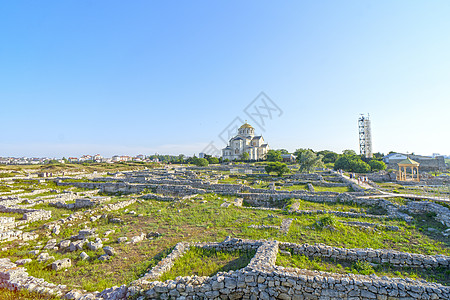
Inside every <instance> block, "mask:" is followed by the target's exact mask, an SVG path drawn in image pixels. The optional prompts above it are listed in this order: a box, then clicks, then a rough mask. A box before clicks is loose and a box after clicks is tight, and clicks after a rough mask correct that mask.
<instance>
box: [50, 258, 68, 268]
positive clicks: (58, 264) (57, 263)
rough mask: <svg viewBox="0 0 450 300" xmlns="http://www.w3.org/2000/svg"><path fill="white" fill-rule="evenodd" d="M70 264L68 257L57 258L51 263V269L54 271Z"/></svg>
mask: <svg viewBox="0 0 450 300" xmlns="http://www.w3.org/2000/svg"><path fill="white" fill-rule="evenodd" d="M71 266H72V261H71V260H70V259H69V258H63V259H59V260H56V261H54V262H53V263H52V269H53V270H55V271H59V270H62V269H66V268H69V267H71Z"/></svg>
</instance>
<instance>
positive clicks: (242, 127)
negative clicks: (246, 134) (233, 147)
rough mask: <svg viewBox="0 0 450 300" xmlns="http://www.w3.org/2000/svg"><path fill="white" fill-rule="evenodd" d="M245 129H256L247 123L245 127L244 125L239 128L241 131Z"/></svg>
mask: <svg viewBox="0 0 450 300" xmlns="http://www.w3.org/2000/svg"><path fill="white" fill-rule="evenodd" d="M244 128H252V129H255V128H253V127H252V125H250V124H248V123H245V124H244V125H242V126H241V127H239V129H244Z"/></svg>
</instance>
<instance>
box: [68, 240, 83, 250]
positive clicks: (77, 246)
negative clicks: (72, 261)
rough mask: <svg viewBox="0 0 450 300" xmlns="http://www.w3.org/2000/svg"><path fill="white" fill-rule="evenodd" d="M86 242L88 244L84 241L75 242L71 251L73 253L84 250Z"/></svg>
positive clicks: (71, 246)
mask: <svg viewBox="0 0 450 300" xmlns="http://www.w3.org/2000/svg"><path fill="white" fill-rule="evenodd" d="M86 242H87V240H82V241H75V242H72V243H70V247H69V251H70V252H73V251H77V250H81V249H83V246H84V244H85V243H86Z"/></svg>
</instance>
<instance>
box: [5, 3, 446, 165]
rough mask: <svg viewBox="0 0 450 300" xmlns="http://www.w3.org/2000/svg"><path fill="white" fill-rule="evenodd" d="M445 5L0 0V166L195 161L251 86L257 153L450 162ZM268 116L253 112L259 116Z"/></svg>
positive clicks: (239, 113)
mask: <svg viewBox="0 0 450 300" xmlns="http://www.w3.org/2000/svg"><path fill="white" fill-rule="evenodd" d="M449 16H450V1H410V0H408V1H359V0H358V1H297V0H296V1H261V0H257V1H112V0H107V1H100V0H99V1H44V0H41V1H20V0H17V1H2V3H1V4H0V39H1V40H0V112H1V113H0V126H1V130H0V156H51V157H62V156H66V157H68V156H80V155H82V154H96V153H100V154H102V155H104V156H112V155H114V154H119V155H120V154H122V155H125V154H129V155H134V154H141V153H142V154H154V153H155V152H158V153H165V154H176V155H177V154H180V153H184V154H186V155H192V154H194V153H198V152H201V151H202V150H203V149H204V148H205V147H206V146H207V145H208V144H209V143H210V142H213V144H214V146H215V147H217V148H222V147H224V146H225V144H224V143H223V142H222V141H221V139H220V138H219V135H220V133H221V132H222V131H223V130H225V129H226V128H227V126H228V125H229V124H230V123H231V122H232V121H233V120H234V119H235V118H236V117H239V118H240V119H241V120H245V119H247V120H248V122H249V123H250V124H252V125H255V124H254V121H252V119H251V118H250V117H249V116H248V115H246V114H245V111H244V109H245V108H246V107H247V106H248V105H250V104H251V102H252V101H253V100H254V99H255V97H257V96H258V95H259V94H260V92H264V93H265V94H266V95H267V96H268V97H270V99H271V100H272V101H273V103H275V104H276V105H277V106H278V108H279V109H280V110H281V111H282V113H279V112H277V113H276V114H275V111H273V113H274V114H273V115H272V119H269V118H266V121H267V122H265V125H264V131H263V130H262V128H260V127H258V126H256V125H255V128H256V131H257V133H258V134H263V136H264V138H265V140H266V141H267V142H268V143H269V145H270V147H271V148H275V149H277V148H285V149H288V150H290V151H294V150H295V149H297V148H312V149H314V150H323V149H329V150H334V151H337V152H341V151H342V150H344V149H354V150H356V151H357V150H358V127H357V120H358V117H359V114H360V113H370V118H371V120H372V139H373V150H374V152H378V151H379V152H384V153H387V152H388V151H391V150H394V151H400V152H407V151H408V152H410V153H411V152H415V153H416V154H424V155H429V154H431V153H433V152H438V153H441V154H449V155H450V138H449V129H450V17H449ZM266 112H267V111H266Z"/></svg>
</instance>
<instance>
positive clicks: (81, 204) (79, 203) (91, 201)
mask: <svg viewBox="0 0 450 300" xmlns="http://www.w3.org/2000/svg"><path fill="white" fill-rule="evenodd" d="M109 200H111V197H92V198H81V199H75V203H69V204H67V203H65V202H63V201H58V202H54V203H52V204H51V205H53V206H55V207H59V208H67V209H79V208H85V207H93V206H96V205H100V204H102V203H104V202H106V201H109Z"/></svg>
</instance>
